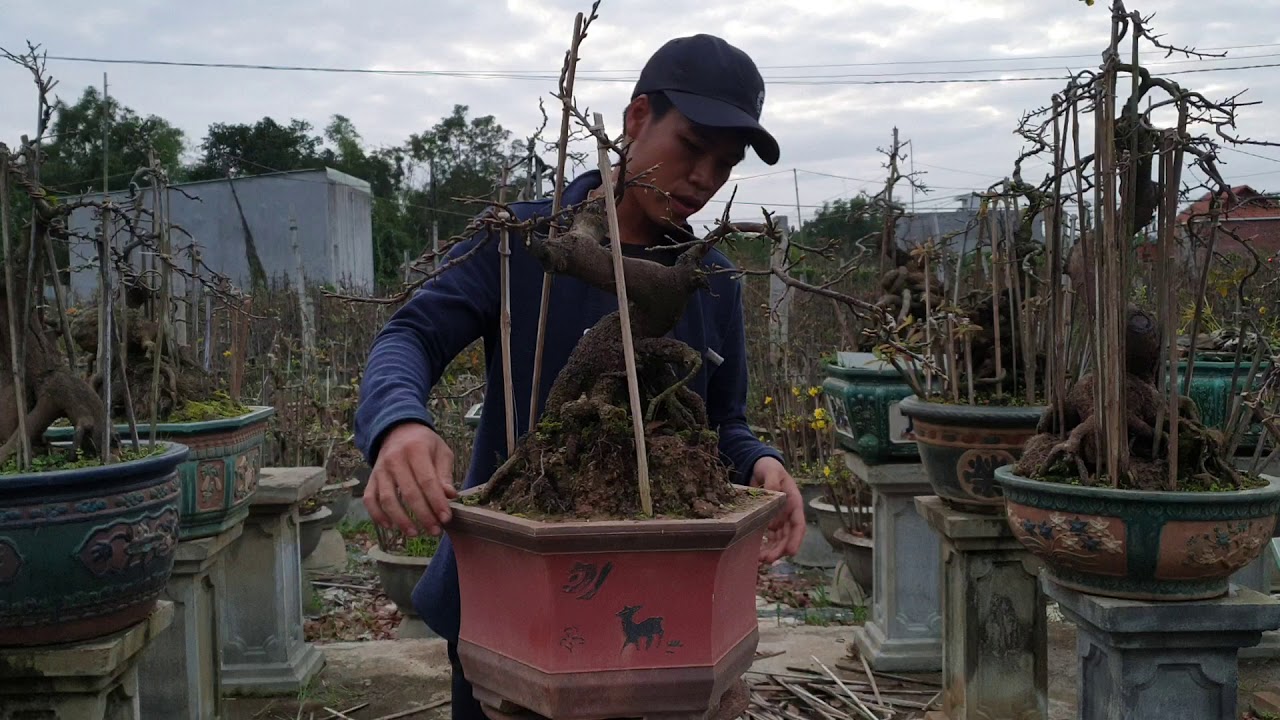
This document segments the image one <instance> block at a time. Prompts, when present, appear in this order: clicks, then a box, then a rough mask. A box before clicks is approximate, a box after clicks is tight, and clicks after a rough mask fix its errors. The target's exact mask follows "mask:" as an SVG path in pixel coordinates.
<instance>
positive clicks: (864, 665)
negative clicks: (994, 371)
mask: <svg viewBox="0 0 1280 720" xmlns="http://www.w3.org/2000/svg"><path fill="white" fill-rule="evenodd" d="M969 374H970V376H972V374H973V371H972V370H970V371H969ZM969 393H970V395H972V394H973V391H972V390H970V391H969ZM970 402H973V400H972V398H970ZM858 659H859V660H861V661H862V669H863V670H865V671H866V673H867V679H868V680H870V681H871V692H873V693H875V696H876V702H877V703H880V704H882V705H883V704H884V701H883V700H881V699H880V687H879V686H878V685H876V676H875V673H873V672H871V666H870V665H868V664H867V658H866V657H865V656H863V655H859V656H858Z"/></svg>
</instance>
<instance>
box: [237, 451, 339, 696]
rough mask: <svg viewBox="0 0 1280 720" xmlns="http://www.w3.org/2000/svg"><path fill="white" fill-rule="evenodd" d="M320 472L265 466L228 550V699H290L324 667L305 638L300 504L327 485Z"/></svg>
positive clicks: (321, 656)
mask: <svg viewBox="0 0 1280 720" xmlns="http://www.w3.org/2000/svg"><path fill="white" fill-rule="evenodd" d="M324 481H325V471H324V468H320V467H299V468H263V469H262V473H261V477H260V479H259V481H258V491H257V492H256V493H255V494H254V498H253V501H252V503H251V505H250V507H249V517H248V518H247V519H246V520H245V524H244V534H243V535H242V536H241V537H240V540H239V541H238V542H236V543H235V544H234V545H232V546H231V548H230V549H229V550H228V552H227V561H226V565H225V568H226V573H227V575H228V579H229V580H231V582H228V583H226V585H225V587H226V590H227V592H226V603H225V604H224V605H223V606H222V608H221V610H220V614H221V622H220V627H221V630H222V691H223V694H224V695H233V696H234V695H289V694H292V693H296V692H297V691H298V690H299V689H301V688H302V687H303V686H305V685H306V684H307V682H308V681H309V680H310V679H311V678H312V677H313V676H315V674H316V673H317V672H319V671H320V668H321V667H323V666H324V656H323V655H322V654H321V653H320V651H319V650H317V649H316V647H315V646H314V645H311V644H310V643H307V642H304V640H303V636H302V591H301V588H302V558H301V555H300V553H299V544H298V505H299V504H301V503H302V501H304V500H306V499H307V498H309V497H310V496H312V495H314V494H315V493H316V491H317V490H319V489H320V486H322V485H324Z"/></svg>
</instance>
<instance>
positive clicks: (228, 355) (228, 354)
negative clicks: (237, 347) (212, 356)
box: [222, 350, 231, 357]
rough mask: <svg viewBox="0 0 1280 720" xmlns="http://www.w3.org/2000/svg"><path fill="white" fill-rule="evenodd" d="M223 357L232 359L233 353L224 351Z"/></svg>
mask: <svg viewBox="0 0 1280 720" xmlns="http://www.w3.org/2000/svg"><path fill="white" fill-rule="evenodd" d="M222 357H231V351H230V350H223V351H222Z"/></svg>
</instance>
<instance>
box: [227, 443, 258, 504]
mask: <svg viewBox="0 0 1280 720" xmlns="http://www.w3.org/2000/svg"><path fill="white" fill-rule="evenodd" d="M261 458H262V449H261V448H259V447H257V446H255V447H251V448H249V449H248V450H246V451H245V452H243V453H242V454H241V455H240V457H238V458H236V484H235V491H234V492H235V500H236V501H237V502H239V501H240V500H243V499H245V498H247V497H249V495H250V494H252V493H253V491H254V489H255V488H256V487H257V486H258V470H259V467H258V466H259V462H260V460H261Z"/></svg>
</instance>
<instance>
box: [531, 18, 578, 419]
mask: <svg viewBox="0 0 1280 720" xmlns="http://www.w3.org/2000/svg"><path fill="white" fill-rule="evenodd" d="M582 23H583V18H582V13H578V15H577V17H576V18H574V21H573V41H572V42H571V43H570V45H569V57H568V59H567V60H566V61H565V81H564V87H562V88H561V92H560V95H561V98H560V105H561V113H560V142H559V143H558V145H557V148H558V152H557V157H556V180H555V183H556V185H555V188H554V189H553V191H552V199H551V228H550V229H549V230H548V231H547V242H548V243H553V242H555V239H556V228H557V222H558V219H559V216H560V206H561V204H562V203H563V202H564V166H565V161H566V155H567V153H568V151H569V118H570V117H571V116H572V114H573V113H572V111H571V109H572V107H573V80H574V77H575V76H576V74H577V69H578V45H579V44H581V43H582V31H583V27H582ZM553 279H554V276H553V275H552V274H551V273H544V274H543V276H542V300H541V304H540V305H539V310H538V341H537V347H536V348H534V351H533V382H532V384H531V385H530V386H529V388H530V390H529V427H533V426H534V425H535V424H536V423H537V422H538V400H539V395H540V394H541V389H540V387H539V386H540V385H541V383H542V352H543V348H544V347H545V346H546V341H547V313H548V312H549V311H550V309H551V283H552V280H553Z"/></svg>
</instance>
